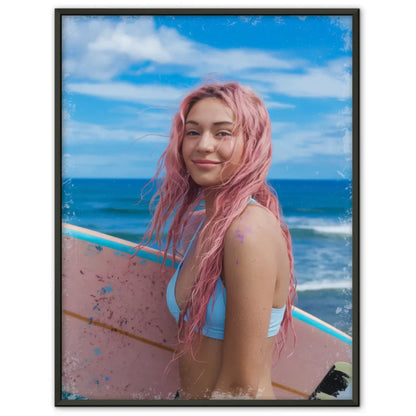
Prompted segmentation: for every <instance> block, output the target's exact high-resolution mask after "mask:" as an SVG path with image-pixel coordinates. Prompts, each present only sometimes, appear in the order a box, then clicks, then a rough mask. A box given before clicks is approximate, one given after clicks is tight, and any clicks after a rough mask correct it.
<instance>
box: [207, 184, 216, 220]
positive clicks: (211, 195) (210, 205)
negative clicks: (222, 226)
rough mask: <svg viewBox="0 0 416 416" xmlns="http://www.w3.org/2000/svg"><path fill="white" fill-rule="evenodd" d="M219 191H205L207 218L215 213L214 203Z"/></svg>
mask: <svg viewBox="0 0 416 416" xmlns="http://www.w3.org/2000/svg"><path fill="white" fill-rule="evenodd" d="M216 197H217V193H216V192H215V191H208V190H205V191H204V200H205V216H206V218H207V219H209V218H211V217H212V215H213V214H214V203H215V198H216Z"/></svg>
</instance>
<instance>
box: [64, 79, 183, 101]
mask: <svg viewBox="0 0 416 416" xmlns="http://www.w3.org/2000/svg"><path fill="white" fill-rule="evenodd" d="M64 89H65V92H69V93H76V94H84V95H91V96H94V97H99V98H105V99H110V100H120V101H128V102H130V103H143V104H149V105H150V104H163V103H169V102H171V103H174V104H176V103H177V102H179V101H180V99H181V98H183V94H184V91H183V90H181V89H178V88H174V87H169V86H166V85H156V84H155V85H136V84H131V83H128V82H103V83H89V82H78V83H76V82H73V83H71V82H68V83H66V84H64Z"/></svg>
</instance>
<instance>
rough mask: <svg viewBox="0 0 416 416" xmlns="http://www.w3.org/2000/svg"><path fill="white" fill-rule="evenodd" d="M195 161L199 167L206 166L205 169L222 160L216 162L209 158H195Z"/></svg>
mask: <svg viewBox="0 0 416 416" xmlns="http://www.w3.org/2000/svg"><path fill="white" fill-rule="evenodd" d="M193 162H194V164H195V165H196V166H198V167H199V168H205V169H208V168H212V167H214V166H216V165H219V164H220V162H215V161H214V160H207V159H197V160H193Z"/></svg>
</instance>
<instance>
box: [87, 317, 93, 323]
mask: <svg viewBox="0 0 416 416" xmlns="http://www.w3.org/2000/svg"><path fill="white" fill-rule="evenodd" d="M92 320H93V317H92V316H90V321H89V322H88V325H91V324H92Z"/></svg>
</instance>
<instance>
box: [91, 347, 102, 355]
mask: <svg viewBox="0 0 416 416" xmlns="http://www.w3.org/2000/svg"><path fill="white" fill-rule="evenodd" d="M92 352H93V353H94V354H95V355H100V354H101V350H100V349H99V348H95V349H94V350H92Z"/></svg>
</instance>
